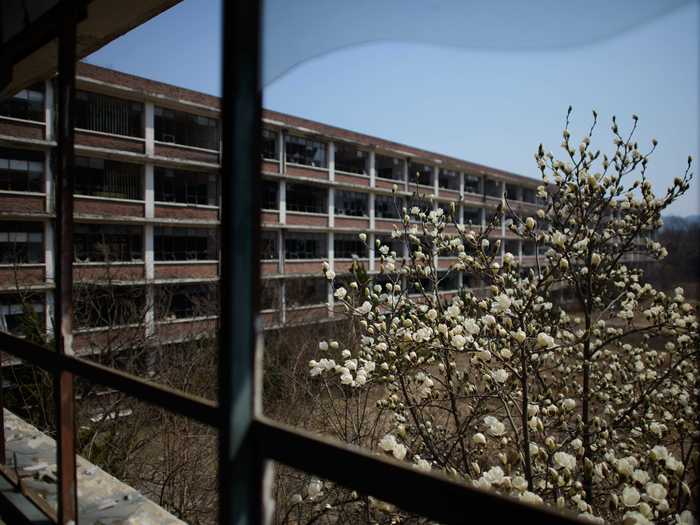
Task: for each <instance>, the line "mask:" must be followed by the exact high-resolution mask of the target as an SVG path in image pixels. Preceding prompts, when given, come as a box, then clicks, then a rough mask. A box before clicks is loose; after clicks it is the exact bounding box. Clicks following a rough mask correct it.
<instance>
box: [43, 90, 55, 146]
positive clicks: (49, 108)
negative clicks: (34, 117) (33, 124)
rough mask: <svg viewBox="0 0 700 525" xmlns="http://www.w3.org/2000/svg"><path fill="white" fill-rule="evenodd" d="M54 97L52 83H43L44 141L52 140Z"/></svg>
mask: <svg viewBox="0 0 700 525" xmlns="http://www.w3.org/2000/svg"><path fill="white" fill-rule="evenodd" d="M53 101H54V95H53V82H52V81H51V79H49V80H46V81H45V82H44V125H45V126H46V127H45V132H44V136H45V137H46V140H53V137H54V132H53V124H54V123H53V117H54V110H53V106H54V103H53Z"/></svg>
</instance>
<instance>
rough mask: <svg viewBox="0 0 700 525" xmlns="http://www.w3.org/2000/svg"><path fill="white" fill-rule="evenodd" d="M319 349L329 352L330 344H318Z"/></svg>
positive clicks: (322, 342) (324, 342) (323, 342)
mask: <svg viewBox="0 0 700 525" xmlns="http://www.w3.org/2000/svg"><path fill="white" fill-rule="evenodd" d="M318 349H319V350H323V351H325V350H328V343H327V342H326V341H321V342H320V343H318Z"/></svg>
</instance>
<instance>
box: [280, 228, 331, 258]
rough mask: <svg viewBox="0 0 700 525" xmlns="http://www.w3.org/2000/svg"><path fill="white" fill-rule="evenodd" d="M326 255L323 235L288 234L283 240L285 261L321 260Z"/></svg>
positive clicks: (324, 236) (325, 241)
mask: <svg viewBox="0 0 700 525" xmlns="http://www.w3.org/2000/svg"><path fill="white" fill-rule="evenodd" d="M327 254H328V240H327V237H326V234H325V233H305V232H289V233H287V235H286V238H285V240H284V257H285V259H290V260H291V259H323V258H325V257H327Z"/></svg>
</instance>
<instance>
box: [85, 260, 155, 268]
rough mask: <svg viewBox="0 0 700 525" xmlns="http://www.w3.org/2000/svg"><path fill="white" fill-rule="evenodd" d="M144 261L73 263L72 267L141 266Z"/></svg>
mask: <svg viewBox="0 0 700 525" xmlns="http://www.w3.org/2000/svg"><path fill="white" fill-rule="evenodd" d="M143 264H144V261H88V262H81V261H73V266H85V267H90V266H143Z"/></svg>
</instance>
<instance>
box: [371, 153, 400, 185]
mask: <svg viewBox="0 0 700 525" xmlns="http://www.w3.org/2000/svg"><path fill="white" fill-rule="evenodd" d="M403 166H404V160H403V159H397V158H396V157H387V156H385V155H375V156H374V172H375V174H376V176H377V177H379V178H380V179H389V180H401V181H402V180H404V179H403Z"/></svg>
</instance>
